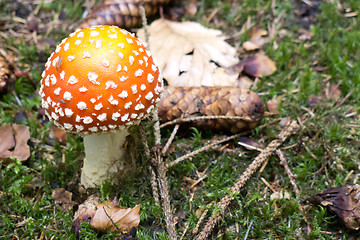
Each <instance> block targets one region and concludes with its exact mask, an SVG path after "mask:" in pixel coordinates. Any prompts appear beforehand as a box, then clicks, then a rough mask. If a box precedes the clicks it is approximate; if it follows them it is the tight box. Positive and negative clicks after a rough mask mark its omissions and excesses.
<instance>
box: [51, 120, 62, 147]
mask: <svg viewBox="0 0 360 240" xmlns="http://www.w3.org/2000/svg"><path fill="white" fill-rule="evenodd" d="M50 130H51V132H50V137H51V138H55V139H56V140H57V141H58V142H59V143H60V144H62V145H66V131H65V130H64V129H61V128H58V127H56V126H54V125H53V126H51V128H50Z"/></svg>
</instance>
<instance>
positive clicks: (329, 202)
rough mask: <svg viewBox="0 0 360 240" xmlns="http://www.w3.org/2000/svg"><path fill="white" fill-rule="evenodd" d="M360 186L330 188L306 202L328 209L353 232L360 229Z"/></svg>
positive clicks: (307, 199)
mask: <svg viewBox="0 0 360 240" xmlns="http://www.w3.org/2000/svg"><path fill="white" fill-rule="evenodd" d="M359 200H360V185H358V184H356V185H346V186H344V187H338V188H330V189H328V190H325V191H323V192H320V193H317V194H315V195H314V196H311V197H308V198H306V199H305V201H307V202H310V203H312V204H315V205H322V206H324V207H327V208H328V209H329V210H330V211H331V212H333V213H335V214H336V215H337V216H338V217H339V219H340V220H341V221H342V222H343V223H344V225H345V226H346V227H347V228H349V229H352V230H359V229H360V201H359Z"/></svg>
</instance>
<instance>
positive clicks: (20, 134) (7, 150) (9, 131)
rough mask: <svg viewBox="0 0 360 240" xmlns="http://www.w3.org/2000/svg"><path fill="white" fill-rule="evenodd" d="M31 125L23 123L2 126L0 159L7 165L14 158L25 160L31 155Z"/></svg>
mask: <svg viewBox="0 0 360 240" xmlns="http://www.w3.org/2000/svg"><path fill="white" fill-rule="evenodd" d="M29 139H30V131H29V127H28V126H25V125H21V124H10V123H8V124H6V125H4V126H0V160H3V164H5V165H7V164H8V163H10V162H12V161H13V159H14V158H16V159H19V160H20V161H25V160H27V159H28V158H29V157H30V147H29V145H28V144H27V142H28V140H29Z"/></svg>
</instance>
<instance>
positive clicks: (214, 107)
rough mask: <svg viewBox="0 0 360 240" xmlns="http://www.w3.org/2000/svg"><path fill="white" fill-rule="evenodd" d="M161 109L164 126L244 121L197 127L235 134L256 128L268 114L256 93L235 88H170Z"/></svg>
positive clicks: (160, 114)
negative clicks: (184, 121) (181, 122)
mask: <svg viewBox="0 0 360 240" xmlns="http://www.w3.org/2000/svg"><path fill="white" fill-rule="evenodd" d="M158 109H159V110H158V111H159V117H160V120H161V121H162V122H166V121H171V120H174V119H177V118H182V117H199V116H226V117H231V116H239V117H242V119H240V120H239V119H237V120H235V119H211V120H200V121H196V122H194V123H193V124H194V125H195V126H197V127H199V128H203V129H213V130H223V131H228V132H232V133H236V132H239V131H243V130H247V129H251V128H254V127H255V126H256V125H257V124H258V123H259V122H260V121H261V119H262V117H263V114H264V106H263V103H262V101H261V99H260V98H259V96H258V95H257V94H256V93H254V92H252V91H250V90H249V89H243V88H231V87H166V88H165V90H164V92H163V97H162V100H161V101H160V103H159V108H158Z"/></svg>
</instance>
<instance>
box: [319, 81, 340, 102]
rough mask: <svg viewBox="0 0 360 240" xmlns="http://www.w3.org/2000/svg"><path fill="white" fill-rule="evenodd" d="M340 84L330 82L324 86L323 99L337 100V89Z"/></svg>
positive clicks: (338, 92) (338, 95)
mask: <svg viewBox="0 0 360 240" xmlns="http://www.w3.org/2000/svg"><path fill="white" fill-rule="evenodd" d="M339 85H340V84H330V83H328V84H327V86H326V87H325V88H324V90H323V91H324V96H325V99H332V100H334V101H338V100H339V99H340V97H341V90H340V89H339Z"/></svg>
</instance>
